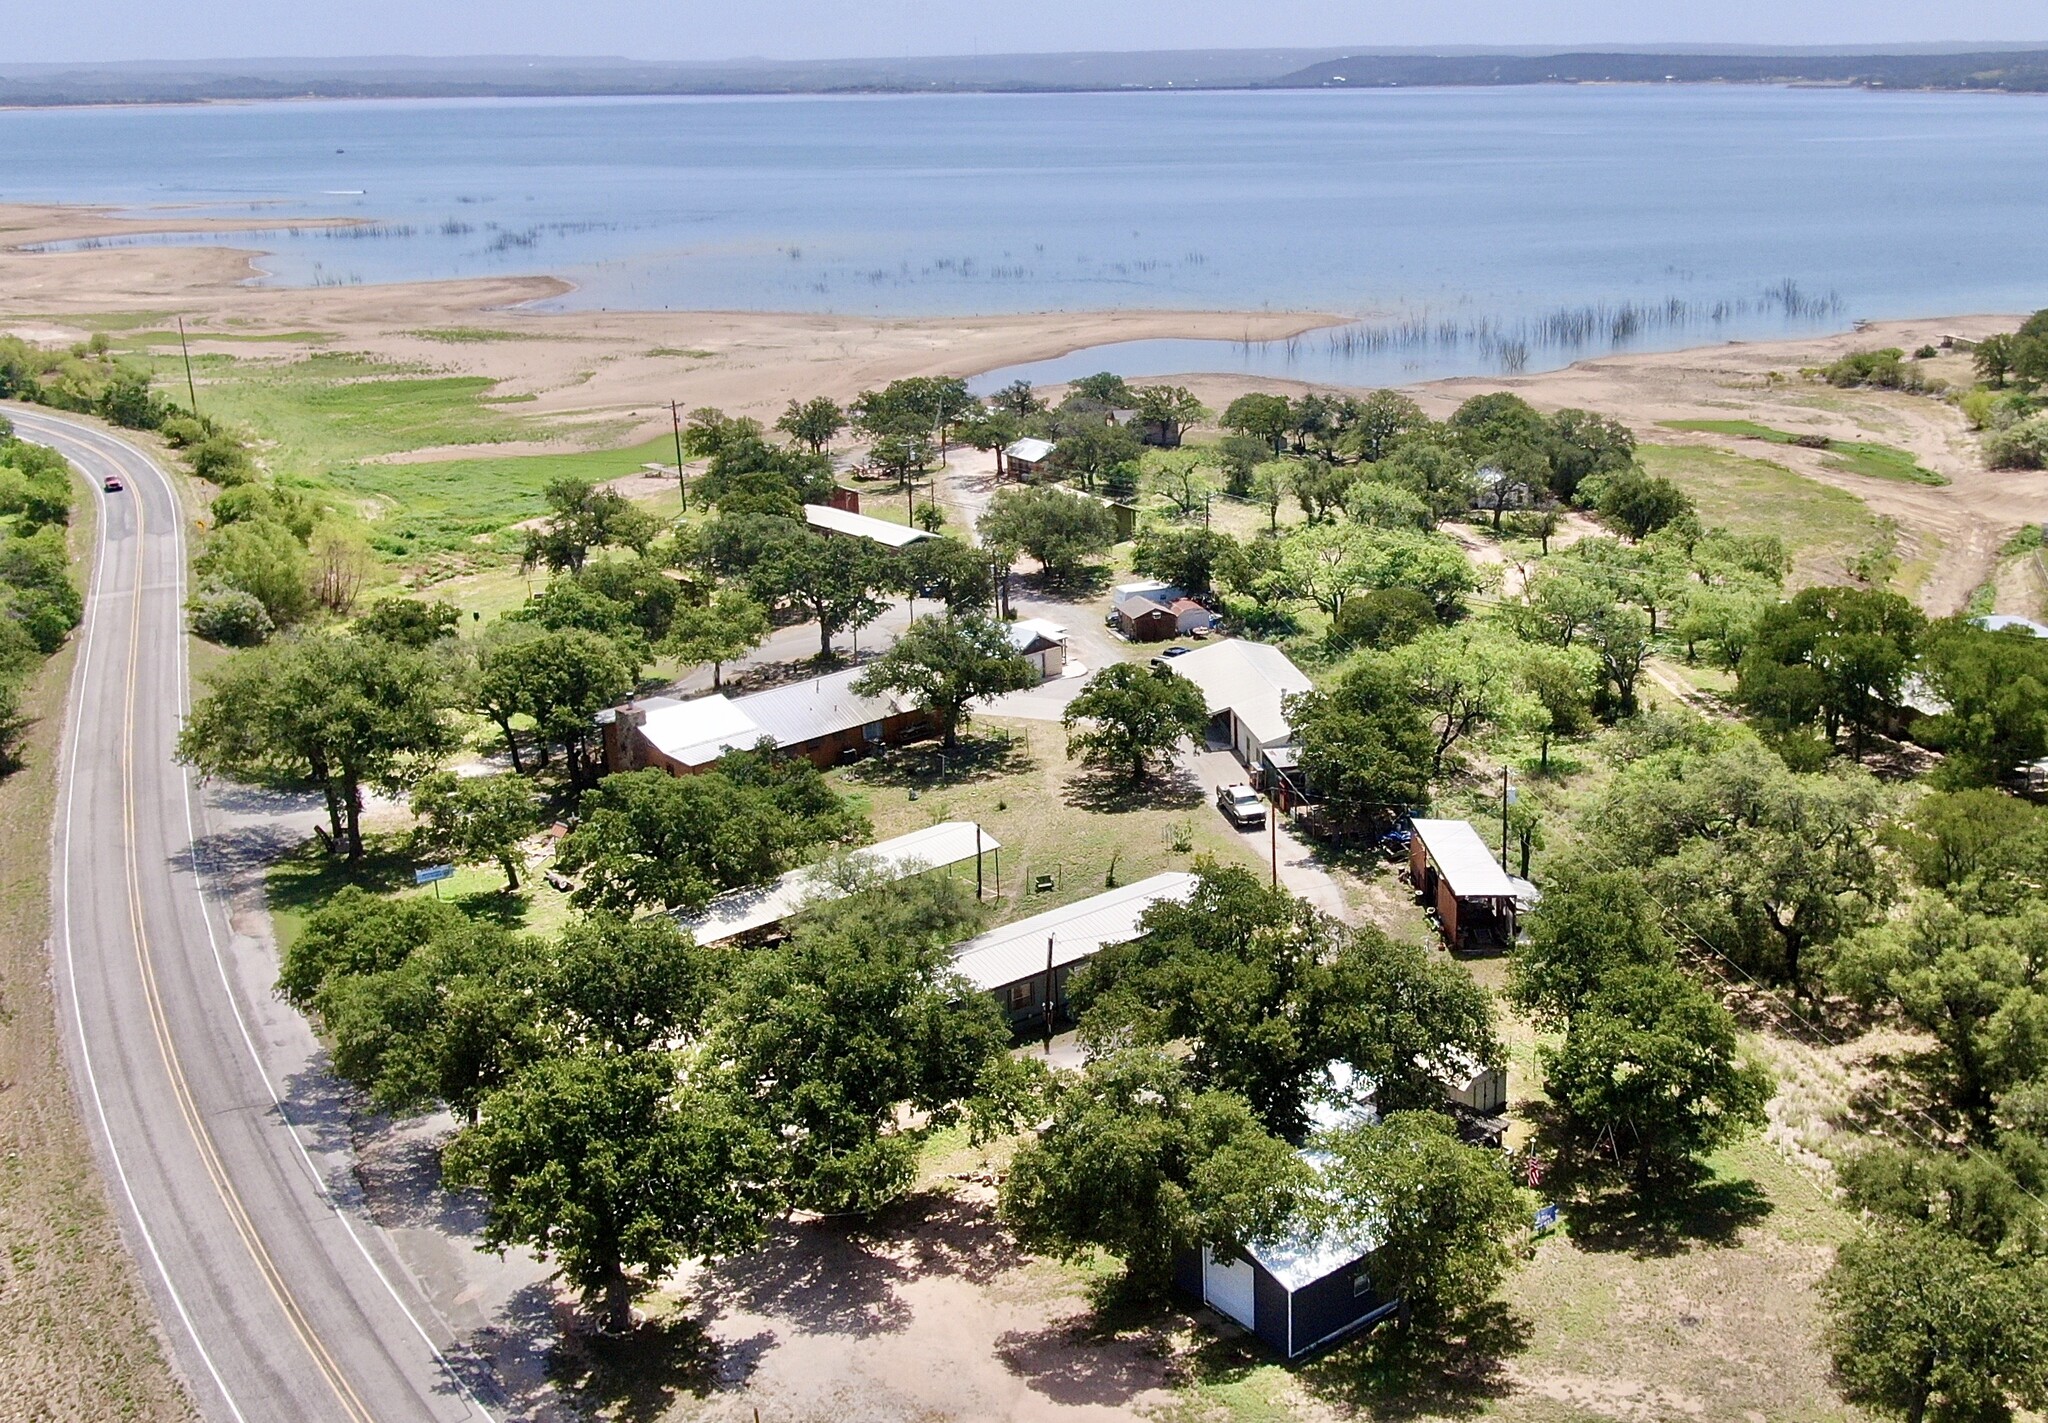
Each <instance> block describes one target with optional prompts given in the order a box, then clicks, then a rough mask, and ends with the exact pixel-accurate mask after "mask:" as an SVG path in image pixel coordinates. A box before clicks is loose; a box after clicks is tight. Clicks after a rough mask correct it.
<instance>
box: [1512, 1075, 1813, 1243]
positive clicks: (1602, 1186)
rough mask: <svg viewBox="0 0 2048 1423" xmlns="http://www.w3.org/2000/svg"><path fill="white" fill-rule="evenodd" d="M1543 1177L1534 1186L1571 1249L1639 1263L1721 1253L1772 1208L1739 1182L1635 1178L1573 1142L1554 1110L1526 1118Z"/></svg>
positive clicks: (1754, 1188) (1702, 1172) (1699, 1173)
mask: <svg viewBox="0 0 2048 1423" xmlns="http://www.w3.org/2000/svg"><path fill="white" fill-rule="evenodd" d="M1534 1119H1535V1122H1536V1128H1537V1130H1536V1141H1537V1145H1538V1148H1539V1150H1540V1151H1541V1153H1542V1155H1543V1158H1544V1160H1545V1161H1546V1162H1547V1163H1548V1164H1549V1169H1548V1174H1547V1175H1546V1176H1545V1177H1544V1180H1543V1184H1542V1186H1541V1187H1540V1188H1539V1189H1540V1190H1541V1191H1542V1192H1543V1193H1544V1194H1545V1195H1547V1196H1548V1197H1549V1199H1551V1200H1553V1201H1555V1202H1556V1203H1557V1205H1558V1209H1559V1213H1560V1214H1561V1215H1562V1216H1563V1218H1564V1222H1565V1226H1566V1228H1567V1229H1568V1230H1569V1231H1570V1232H1571V1237H1572V1240H1573V1242H1574V1243H1575V1244H1577V1245H1578V1246H1580V1247H1581V1248H1582V1249H1585V1250H1593V1251H1603V1252H1605V1251H1625V1252H1627V1253H1628V1254H1630V1255H1634V1256H1636V1257H1637V1258H1639V1259H1648V1258H1656V1257H1666V1256H1672V1255H1679V1254H1683V1253H1684V1252H1686V1251H1688V1250H1692V1249H1697V1248H1702V1247H1706V1248H1712V1249H1727V1248H1730V1247H1733V1246H1736V1245H1739V1244H1740V1243H1741V1236H1742V1232H1743V1231H1744V1230H1745V1229H1747V1228H1749V1227H1750V1226H1753V1225H1757V1224H1760V1223H1761V1222H1762V1221H1763V1220H1764V1219H1765V1218H1766V1217H1767V1216H1769V1215H1770V1214H1771V1212H1772V1210H1773V1209H1774V1207H1773V1205H1772V1203H1771V1199H1770V1197H1769V1196H1768V1195H1766V1194H1765V1193H1764V1190H1763V1188H1762V1187H1760V1186H1758V1185H1757V1184H1756V1182H1754V1181H1751V1180H1749V1179H1748V1178H1747V1177H1725V1176H1717V1175H1715V1174H1713V1173H1712V1172H1711V1171H1709V1170H1707V1169H1706V1168H1705V1167H1700V1168H1698V1169H1696V1170H1695V1171H1693V1172H1691V1173H1689V1174H1668V1175H1664V1176H1659V1177H1656V1178H1652V1179H1637V1178H1635V1177H1633V1176H1631V1175H1630V1174H1629V1173H1628V1172H1626V1171H1625V1170H1623V1169H1621V1168H1620V1167H1619V1166H1618V1165H1617V1164H1616V1163H1614V1162H1612V1161H1610V1160H1608V1159H1606V1158H1604V1157H1601V1156H1599V1155H1597V1154H1596V1153H1595V1152H1593V1151H1591V1150H1589V1149H1588V1147H1587V1144H1586V1143H1584V1142H1583V1141H1580V1140H1578V1139H1577V1138H1576V1137H1574V1136H1573V1135H1572V1134H1571V1133H1570V1132H1569V1130H1568V1129H1567V1126H1566V1124H1565V1122H1564V1121H1563V1119H1562V1117H1561V1116H1560V1115H1559V1114H1558V1113H1555V1112H1549V1111H1546V1112H1539V1113H1536V1114H1534Z"/></svg>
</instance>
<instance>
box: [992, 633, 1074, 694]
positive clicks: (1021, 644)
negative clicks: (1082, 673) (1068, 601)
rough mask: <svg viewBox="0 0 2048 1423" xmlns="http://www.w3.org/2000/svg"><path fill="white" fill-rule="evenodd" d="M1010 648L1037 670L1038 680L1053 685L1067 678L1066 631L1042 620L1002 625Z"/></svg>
mask: <svg viewBox="0 0 2048 1423" xmlns="http://www.w3.org/2000/svg"><path fill="white" fill-rule="evenodd" d="M1004 630H1005V631H1006V632H1007V633H1009V635H1010V646H1011V647H1013V648H1015V649H1016V651H1017V655H1018V656H1019V657H1021V658H1023V659H1024V660H1025V661H1026V662H1029V663H1030V664H1031V665H1032V666H1033V667H1036V668H1037V669H1038V676H1039V680H1041V681H1045V682H1052V681H1057V680H1058V679H1059V678H1061V677H1064V676H1066V674H1067V630H1066V629H1065V628H1063V627H1061V626H1060V625H1059V624H1058V623H1055V622H1049V621H1047V620H1046V619H1044V618H1019V619H1018V620H1017V621H1016V622H1014V623H1006V624H1004Z"/></svg>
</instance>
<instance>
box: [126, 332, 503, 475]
mask: <svg viewBox="0 0 2048 1423" xmlns="http://www.w3.org/2000/svg"><path fill="white" fill-rule="evenodd" d="M193 366H194V367H195V369H196V370H197V372H198V374H199V377H200V392H199V405H200V408H201V409H202V410H203V411H205V412H206V413H207V414H209V415H213V416H217V417H219V418H222V419H226V420H230V421H233V422H235V423H236V424H239V425H243V426H246V427H247V428H248V429H249V430H251V431H252V432H254V433H255V434H256V435H257V436H258V437H259V438H261V439H262V440H263V441H265V442H266V444H267V445H268V446H269V448H267V449H265V450H264V451H263V456H264V459H265V461H266V462H267V463H268V464H269V466H270V468H271V470H272V471H273V472H274V473H277V474H279V475H282V476H285V477H287V478H293V477H297V478H317V477H319V476H321V475H323V474H325V473H326V472H327V471H329V470H331V469H333V468H334V467H336V466H338V465H342V464H346V463H349V462H351V461H355V460H363V459H371V458H374V457H376V456H378V455H390V454H398V453H401V452H403V451H406V450H415V449H420V448H423V447H426V446H431V445H473V444H492V443H497V442H501V441H505V440H519V439H530V438H533V437H534V436H535V435H536V434H537V433H540V432H538V431H536V430H535V428H534V427H533V426H532V424H531V422H529V421H525V420H521V419H519V418H518V417H517V416H514V415H509V414H507V413H505V412H504V411H501V410H494V409H492V408H490V407H489V406H487V405H485V404H483V403H482V402H483V398H484V397H485V396H487V395H489V394H490V391H491V387H492V386H493V384H494V382H492V381H490V380H487V379H485V378H483V377H481V376H450V375H439V374H436V373H434V372H433V371H431V370H428V369H427V368H425V367H422V366H402V365H394V364H391V363H389V362H382V361H373V360H370V359H368V358H366V357H363V356H359V355H352V354H349V353H347V352H333V353H322V354H320V355H317V356H312V357H309V358H307V359H305V360H300V361H276V360H254V359H251V360H238V359H236V358H234V357H232V356H217V355H207V356H199V357H195V358H194V359H193ZM157 374H158V377H159V379H160V380H161V381H162V382H163V384H164V386H165V388H166V389H173V388H175V387H178V386H182V385H183V384H184V380H183V375H184V372H183V367H182V366H181V365H180V364H179V362H178V359H177V357H176V356H175V355H172V356H169V357H159V358H158V371H157Z"/></svg>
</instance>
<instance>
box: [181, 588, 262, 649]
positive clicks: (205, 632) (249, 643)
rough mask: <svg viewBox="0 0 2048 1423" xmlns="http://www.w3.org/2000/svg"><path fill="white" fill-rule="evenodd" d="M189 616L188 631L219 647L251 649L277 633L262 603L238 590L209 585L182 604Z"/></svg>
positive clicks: (253, 595) (249, 594) (252, 595)
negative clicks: (190, 623)
mask: <svg viewBox="0 0 2048 1423" xmlns="http://www.w3.org/2000/svg"><path fill="white" fill-rule="evenodd" d="M185 608H186V611H188V612H189V613H191V615H192V631H193V633H194V634H195V635H196V636H199V637H203V638H205V639H206V640H207V641H208V642H217V643H219V644H220V645H221V646H222V647H254V646H255V645H256V644H257V643H259V642H263V641H265V640H266V639H267V638H269V636H270V635H271V634H272V633H273V632H275V631H277V626H276V624H274V623H273V622H271V620H270V614H269V613H268V612H267V611H266V610H265V609H264V607H263V600H262V599H261V598H258V597H257V596H256V595H255V594H254V593H244V592H243V591H242V590H241V589H239V588H228V587H224V586H222V585H220V584H217V583H216V584H209V585H208V586H207V587H205V588H202V589H200V590H199V592H197V593H196V594H194V595H193V597H192V599H191V601H190V602H188V603H186V605H185Z"/></svg>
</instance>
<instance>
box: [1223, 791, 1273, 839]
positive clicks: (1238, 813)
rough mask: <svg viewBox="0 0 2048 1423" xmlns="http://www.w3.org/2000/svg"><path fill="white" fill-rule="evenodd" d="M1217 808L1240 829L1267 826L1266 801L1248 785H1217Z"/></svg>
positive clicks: (1258, 828) (1254, 828) (1263, 827)
mask: <svg viewBox="0 0 2048 1423" xmlns="http://www.w3.org/2000/svg"><path fill="white" fill-rule="evenodd" d="M1216 808H1217V809H1218V810H1220V811H1222V812H1223V818H1224V819H1225V820H1227V821H1229V822H1230V823H1231V824H1232V825H1235V826H1236V827H1237V828H1238V829H1240V830H1264V829H1265V828H1266V803H1265V802H1264V801H1262V800H1260V799H1259V793H1258V792H1257V791H1255V790H1253V789H1252V788H1251V787H1250V786H1248V785H1244V784H1242V783H1239V784H1238V785H1234V786H1218V787H1216Z"/></svg>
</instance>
